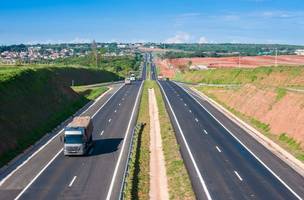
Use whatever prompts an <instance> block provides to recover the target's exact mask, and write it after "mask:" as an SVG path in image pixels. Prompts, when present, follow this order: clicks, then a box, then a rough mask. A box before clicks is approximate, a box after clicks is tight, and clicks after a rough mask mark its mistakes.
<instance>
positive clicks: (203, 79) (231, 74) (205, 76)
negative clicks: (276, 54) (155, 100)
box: [175, 66, 304, 87]
mask: <svg viewBox="0 0 304 200" xmlns="http://www.w3.org/2000/svg"><path fill="white" fill-rule="evenodd" d="M277 74H279V75H280V76H284V77H286V78H285V79H283V80H281V81H280V82H279V81H274V82H272V83H270V82H269V83H267V84H268V85H282V86H291V87H294V86H299V85H301V84H302V85H303V83H302V82H294V83H293V82H292V81H291V80H290V79H291V78H296V77H299V76H302V75H304V68H303V67H290V66H280V67H258V68H254V69H251V68H219V69H210V70H200V71H190V70H188V71H185V72H184V73H182V72H179V73H177V74H176V77H175V80H177V81H183V82H189V83H207V84H246V83H260V82H262V81H263V80H264V79H266V78H268V77H270V76H273V75H277Z"/></svg>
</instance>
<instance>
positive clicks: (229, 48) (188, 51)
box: [158, 43, 303, 59]
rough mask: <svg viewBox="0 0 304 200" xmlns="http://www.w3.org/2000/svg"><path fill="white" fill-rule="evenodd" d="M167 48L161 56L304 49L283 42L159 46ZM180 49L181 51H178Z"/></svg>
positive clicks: (175, 56) (181, 56)
mask: <svg viewBox="0 0 304 200" xmlns="http://www.w3.org/2000/svg"><path fill="white" fill-rule="evenodd" d="M164 47H165V48H166V49H167V50H168V49H169V50H172V51H168V52H166V53H164V54H161V55H160V56H161V58H169V59H172V58H191V57H225V56H231V55H238V54H239V52H240V54H241V55H242V56H258V55H275V49H277V50H278V54H280V53H282V54H285V55H286V54H294V52H295V50H297V49H303V46H300V45H281V44H231V43H224V44H165V46H164V45H163V44H161V45H158V48H164ZM174 50H175V51H174ZM176 50H179V51H176Z"/></svg>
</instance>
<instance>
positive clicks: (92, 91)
mask: <svg viewBox="0 0 304 200" xmlns="http://www.w3.org/2000/svg"><path fill="white" fill-rule="evenodd" d="M72 89H73V90H74V91H75V92H77V93H78V94H80V95H82V96H84V97H85V98H87V99H89V100H94V99H96V98H97V97H99V96H100V95H101V94H103V93H104V92H106V91H107V90H108V89H109V88H108V87H105V86H95V85H93V86H86V85H85V86H74V87H72Z"/></svg>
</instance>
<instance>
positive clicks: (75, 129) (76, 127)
mask: <svg viewBox="0 0 304 200" xmlns="http://www.w3.org/2000/svg"><path fill="white" fill-rule="evenodd" d="M92 132H93V123H92V120H91V117H89V116H82V117H75V118H74V119H73V121H72V122H71V123H69V124H68V125H67V126H66V127H65V129H64V139H63V142H64V155H85V154H87V152H88V150H89V149H90V147H92V146H93V138H92Z"/></svg>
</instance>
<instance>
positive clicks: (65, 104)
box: [0, 67, 119, 166]
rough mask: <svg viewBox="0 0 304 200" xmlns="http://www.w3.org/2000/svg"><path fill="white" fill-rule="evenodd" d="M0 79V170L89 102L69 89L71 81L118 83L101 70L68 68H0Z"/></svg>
mask: <svg viewBox="0 0 304 200" xmlns="http://www.w3.org/2000/svg"><path fill="white" fill-rule="evenodd" d="M0 77H1V78H0V94H1V95H0V137H1V142H0V166H3V165H4V164H6V163H7V162H8V161H9V160H11V159H12V158H14V157H15V156H17V155H18V154H20V153H21V152H22V151H24V150H25V149H26V148H28V147H29V146H30V145H32V144H34V143H35V142H36V141H37V140H39V139H40V138H41V137H43V136H44V135H45V134H46V133H48V132H50V131H51V130H52V129H53V128H54V127H56V126H57V125H59V124H60V123H61V122H62V121H64V120H65V119H67V118H68V117H69V116H71V115H72V114H73V113H75V112H76V111H77V110H78V109H80V108H81V107H83V106H84V105H85V104H86V103H87V102H89V99H87V98H86V97H85V96H82V95H80V94H78V93H76V92H75V91H73V90H72V89H71V87H70V85H71V82H72V80H73V81H74V83H75V85H85V84H94V83H99V82H108V81H112V80H117V79H119V77H118V76H117V75H115V74H113V73H110V72H106V71H102V70H96V69H89V68H68V67H66V68H56V67H55V68H52V67H43V68H18V69H17V70H15V69H13V68H3V69H2V68H1V69H0ZM99 92H100V91H99ZM94 95H96V93H95V92H93V93H92V96H90V97H92V98H93V97H94Z"/></svg>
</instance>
